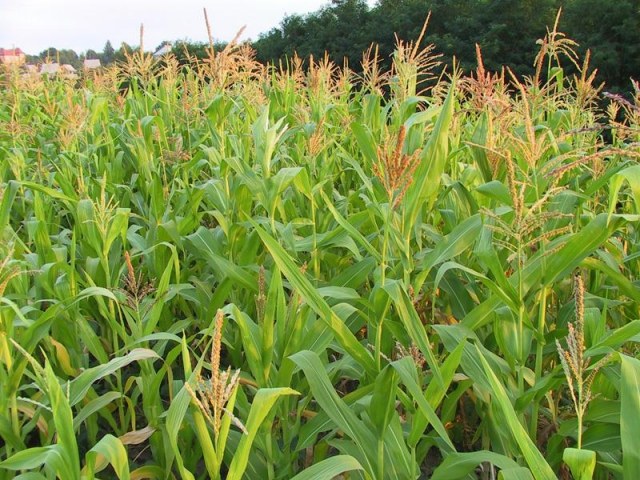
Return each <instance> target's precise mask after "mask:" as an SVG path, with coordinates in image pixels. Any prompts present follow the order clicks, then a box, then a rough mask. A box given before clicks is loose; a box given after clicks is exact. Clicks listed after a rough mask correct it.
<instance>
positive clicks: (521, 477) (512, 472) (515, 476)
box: [498, 467, 533, 480]
mask: <svg viewBox="0 0 640 480" xmlns="http://www.w3.org/2000/svg"><path fill="white" fill-rule="evenodd" d="M498 480H533V475H531V470H529V469H528V468H525V467H517V468H506V469H504V470H500V472H499V473H498Z"/></svg>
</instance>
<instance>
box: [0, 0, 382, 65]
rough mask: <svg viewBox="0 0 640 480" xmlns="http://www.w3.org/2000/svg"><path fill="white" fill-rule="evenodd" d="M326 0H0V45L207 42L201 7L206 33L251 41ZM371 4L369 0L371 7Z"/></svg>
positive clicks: (29, 48) (79, 48)
mask: <svg viewBox="0 0 640 480" xmlns="http://www.w3.org/2000/svg"><path fill="white" fill-rule="evenodd" d="M328 2H329V0H230V1H229V0H227V1H221V0H102V1H96V0H0V48H14V47H19V48H21V49H22V50H23V51H24V52H26V53H27V54H31V55H35V54H38V53H40V52H41V51H43V50H45V49H47V48H48V47H56V48H58V49H63V48H64V49H66V48H70V49H73V50H75V51H76V52H77V53H80V52H84V51H86V50H88V49H93V50H95V51H97V52H101V51H102V49H103V48H104V44H105V42H106V41H107V40H110V41H111V44H112V45H113V47H114V48H116V49H117V48H119V46H120V44H121V43H122V42H127V43H128V44H130V45H139V43H140V24H141V23H143V24H144V48H145V50H152V49H155V48H156V47H157V46H158V45H159V44H160V43H162V42H163V41H165V40H179V39H189V40H192V41H202V42H205V41H207V29H206V26H205V22H204V15H203V10H202V9H203V7H204V8H206V9H207V14H208V16H209V23H210V24H211V30H212V32H211V33H212V35H213V37H214V39H216V40H231V39H232V38H233V37H234V36H235V35H236V33H237V32H238V31H239V30H240V28H242V26H244V25H246V27H247V28H246V30H245V31H244V34H243V35H242V37H241V40H247V39H257V38H258V35H259V34H260V33H261V32H267V31H269V30H270V29H271V28H273V27H276V26H278V25H279V24H280V21H281V20H282V19H283V18H284V16H285V15H287V14H289V15H290V14H295V13H298V14H304V13H308V12H313V11H315V10H317V9H318V8H320V7H322V6H323V5H326V4H327V3H328ZM373 3H374V2H373V1H370V2H369V4H370V5H372V4H373Z"/></svg>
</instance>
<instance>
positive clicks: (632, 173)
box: [608, 165, 640, 220]
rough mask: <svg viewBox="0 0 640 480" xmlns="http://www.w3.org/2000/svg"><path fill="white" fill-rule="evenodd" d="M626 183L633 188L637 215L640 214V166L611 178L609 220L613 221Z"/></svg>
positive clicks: (624, 170) (627, 169)
mask: <svg viewBox="0 0 640 480" xmlns="http://www.w3.org/2000/svg"><path fill="white" fill-rule="evenodd" d="M625 181H626V182H627V183H628V184H629V187H630V188H631V193H632V195H633V201H634V203H635V206H636V213H640V165H633V166H631V167H628V168H625V169H623V170H621V171H619V172H618V173H616V174H615V175H613V176H612V177H611V180H610V182H609V216H608V219H609V220H611V217H612V215H613V212H614V211H615V209H616V202H617V199H618V194H619V193H620V189H621V188H622V185H623V183H624V182H625Z"/></svg>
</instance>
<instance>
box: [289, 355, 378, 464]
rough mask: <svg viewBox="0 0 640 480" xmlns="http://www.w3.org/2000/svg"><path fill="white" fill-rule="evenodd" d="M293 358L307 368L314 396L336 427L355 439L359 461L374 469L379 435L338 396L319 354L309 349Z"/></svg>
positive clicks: (304, 369) (305, 372) (292, 358)
mask: <svg viewBox="0 0 640 480" xmlns="http://www.w3.org/2000/svg"><path fill="white" fill-rule="evenodd" d="M290 358H291V360H293V362H294V363H295V364H296V365H298V366H299V367H300V368H301V369H302V370H303V371H304V374H305V376H306V378H307V381H308V382H309V386H310V387H311V392H312V393H313V397H314V398H315V400H316V401H317V402H318V405H320V408H321V409H322V411H323V412H324V413H325V414H326V415H327V416H328V417H329V418H330V419H331V420H332V421H333V423H334V424H335V425H336V427H338V428H339V429H341V430H342V431H343V432H344V433H345V434H346V435H347V436H348V437H349V438H351V439H352V440H353V441H354V442H355V444H356V446H357V448H358V451H359V454H358V455H356V458H357V459H358V461H359V462H360V463H361V464H362V465H363V467H364V469H365V470H366V471H367V472H374V471H375V470H374V469H373V465H374V464H375V463H376V461H375V459H374V457H375V452H376V448H377V442H376V439H375V437H374V435H373V433H372V432H371V431H370V430H369V429H368V428H367V427H366V426H365V424H364V423H363V422H362V420H360V419H359V418H358V417H357V416H356V414H355V413H354V412H353V410H351V408H349V406H347V405H346V404H345V402H344V401H343V400H342V399H340V397H338V394H337V393H336V392H335V390H334V388H333V385H331V382H330V381H329V377H328V376H327V374H326V372H325V367H324V365H323V364H322V362H321V361H320V358H319V357H318V355H317V354H315V353H314V352H311V351H309V350H304V351H302V352H298V353H296V354H295V355H292V356H291V357H290Z"/></svg>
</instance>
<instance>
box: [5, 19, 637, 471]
mask: <svg viewBox="0 0 640 480" xmlns="http://www.w3.org/2000/svg"><path fill="white" fill-rule="evenodd" d="M572 47H573V44H572V42H571V41H570V40H568V39H567V38H565V37H563V36H562V34H561V33H559V32H557V31H556V29H553V30H550V31H549V33H548V35H547V37H546V38H545V39H544V40H543V41H542V42H541V45H540V53H539V55H538V57H537V58H536V59H535V62H536V63H535V65H536V67H537V73H536V75H535V76H534V77H533V78H526V79H521V78H516V77H515V76H513V75H511V74H510V72H509V71H508V70H504V71H503V72H500V73H491V72H487V71H485V69H484V67H483V65H482V57H481V52H480V49H478V68H477V70H476V71H475V72H473V73H471V74H469V75H462V74H461V73H460V72H457V71H453V72H447V73H446V74H442V75H441V74H440V69H439V66H438V57H437V55H435V54H434V50H433V47H432V46H427V47H426V48H423V47H421V46H420V42H419V40H418V41H415V42H410V43H405V42H400V41H399V42H398V45H397V49H396V52H395V54H394V57H393V67H392V69H391V70H390V71H381V70H380V68H379V62H378V60H379V59H377V58H376V54H375V50H371V51H369V52H367V53H366V54H365V55H364V57H363V63H362V74H358V75H356V74H355V73H353V72H352V71H350V70H349V69H348V68H346V67H343V68H340V67H337V66H335V65H333V64H332V63H331V62H329V61H327V60H320V61H317V60H313V59H311V60H310V61H309V62H308V63H305V64H304V65H303V62H302V61H301V60H300V59H297V58H294V59H292V60H291V62H290V63H289V64H288V65H281V66H272V67H264V66H262V65H260V64H258V63H257V62H255V61H254V60H253V57H252V52H251V51H250V50H249V49H248V48H247V47H245V46H242V45H238V44H235V43H232V44H230V45H229V46H228V47H227V48H226V49H225V50H223V51H215V52H214V51H213V49H212V50H211V51H210V55H209V58H208V59H207V60H206V61H204V62H201V63H199V64H194V65H192V66H181V65H178V63H177V62H176V61H175V59H173V58H171V57H167V58H165V59H164V60H163V61H162V62H159V61H157V60H155V59H153V58H152V57H151V56H150V55H145V54H143V53H140V52H137V53H132V54H131V55H130V56H129V58H128V61H127V62H125V63H123V64H120V65H118V66H116V67H114V68H110V69H107V70H104V71H102V72H99V73H95V74H87V75H86V76H84V77H82V78H80V79H67V78H62V77H58V78H40V77H38V78H34V77H30V76H21V75H20V74H19V73H18V72H15V71H12V70H7V71H5V72H4V73H3V76H2V84H1V86H0V98H1V103H0V234H1V235H2V237H1V239H2V241H1V242H0V259H1V260H0V391H1V392H2V394H1V395H0V439H1V441H0V479H8V478H22V479H25V480H27V479H29V480H32V479H53V478H61V479H65V480H73V479H93V478H105V479H106V478H120V479H167V478H183V479H196V478H197V479H204V478H212V479H220V478H227V479H241V478H242V479H256V480H262V479H291V478H293V479H296V480H304V479H317V480H323V479H327V480H328V479H332V478H342V479H372V480H373V479H375V480H382V479H417V478H432V479H445V480H456V479H474V478H482V479H496V478H498V479H504V480H512V479H536V480H547V479H556V478H563V479H570V478H575V479H591V478H596V479H608V478H625V479H637V478H640V443H639V441H638V437H637V435H638V432H639V431H640V361H639V360H638V353H639V351H638V342H639V341H640V309H639V305H640V288H639V286H640V277H639V275H640V229H639V228H638V225H640V223H638V221H639V220H640V217H639V215H640V166H639V165H638V159H639V158H640V87H639V86H638V84H635V85H634V84H631V85H630V87H635V90H634V92H635V95H636V97H635V99H634V100H629V99H625V98H623V97H621V96H616V95H607V94H605V93H604V91H603V90H602V88H601V87H600V86H599V85H597V84H596V83H595V74H594V72H592V71H590V69H589V66H588V58H586V59H578V58H577V57H576V56H575V54H574V53H573V48H572ZM533 60H534V59H532V61H533ZM571 64H573V65H574V67H573V68H574V69H575V70H577V72H578V73H577V74H575V75H568V74H565V72H566V67H567V66H569V65H571Z"/></svg>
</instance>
